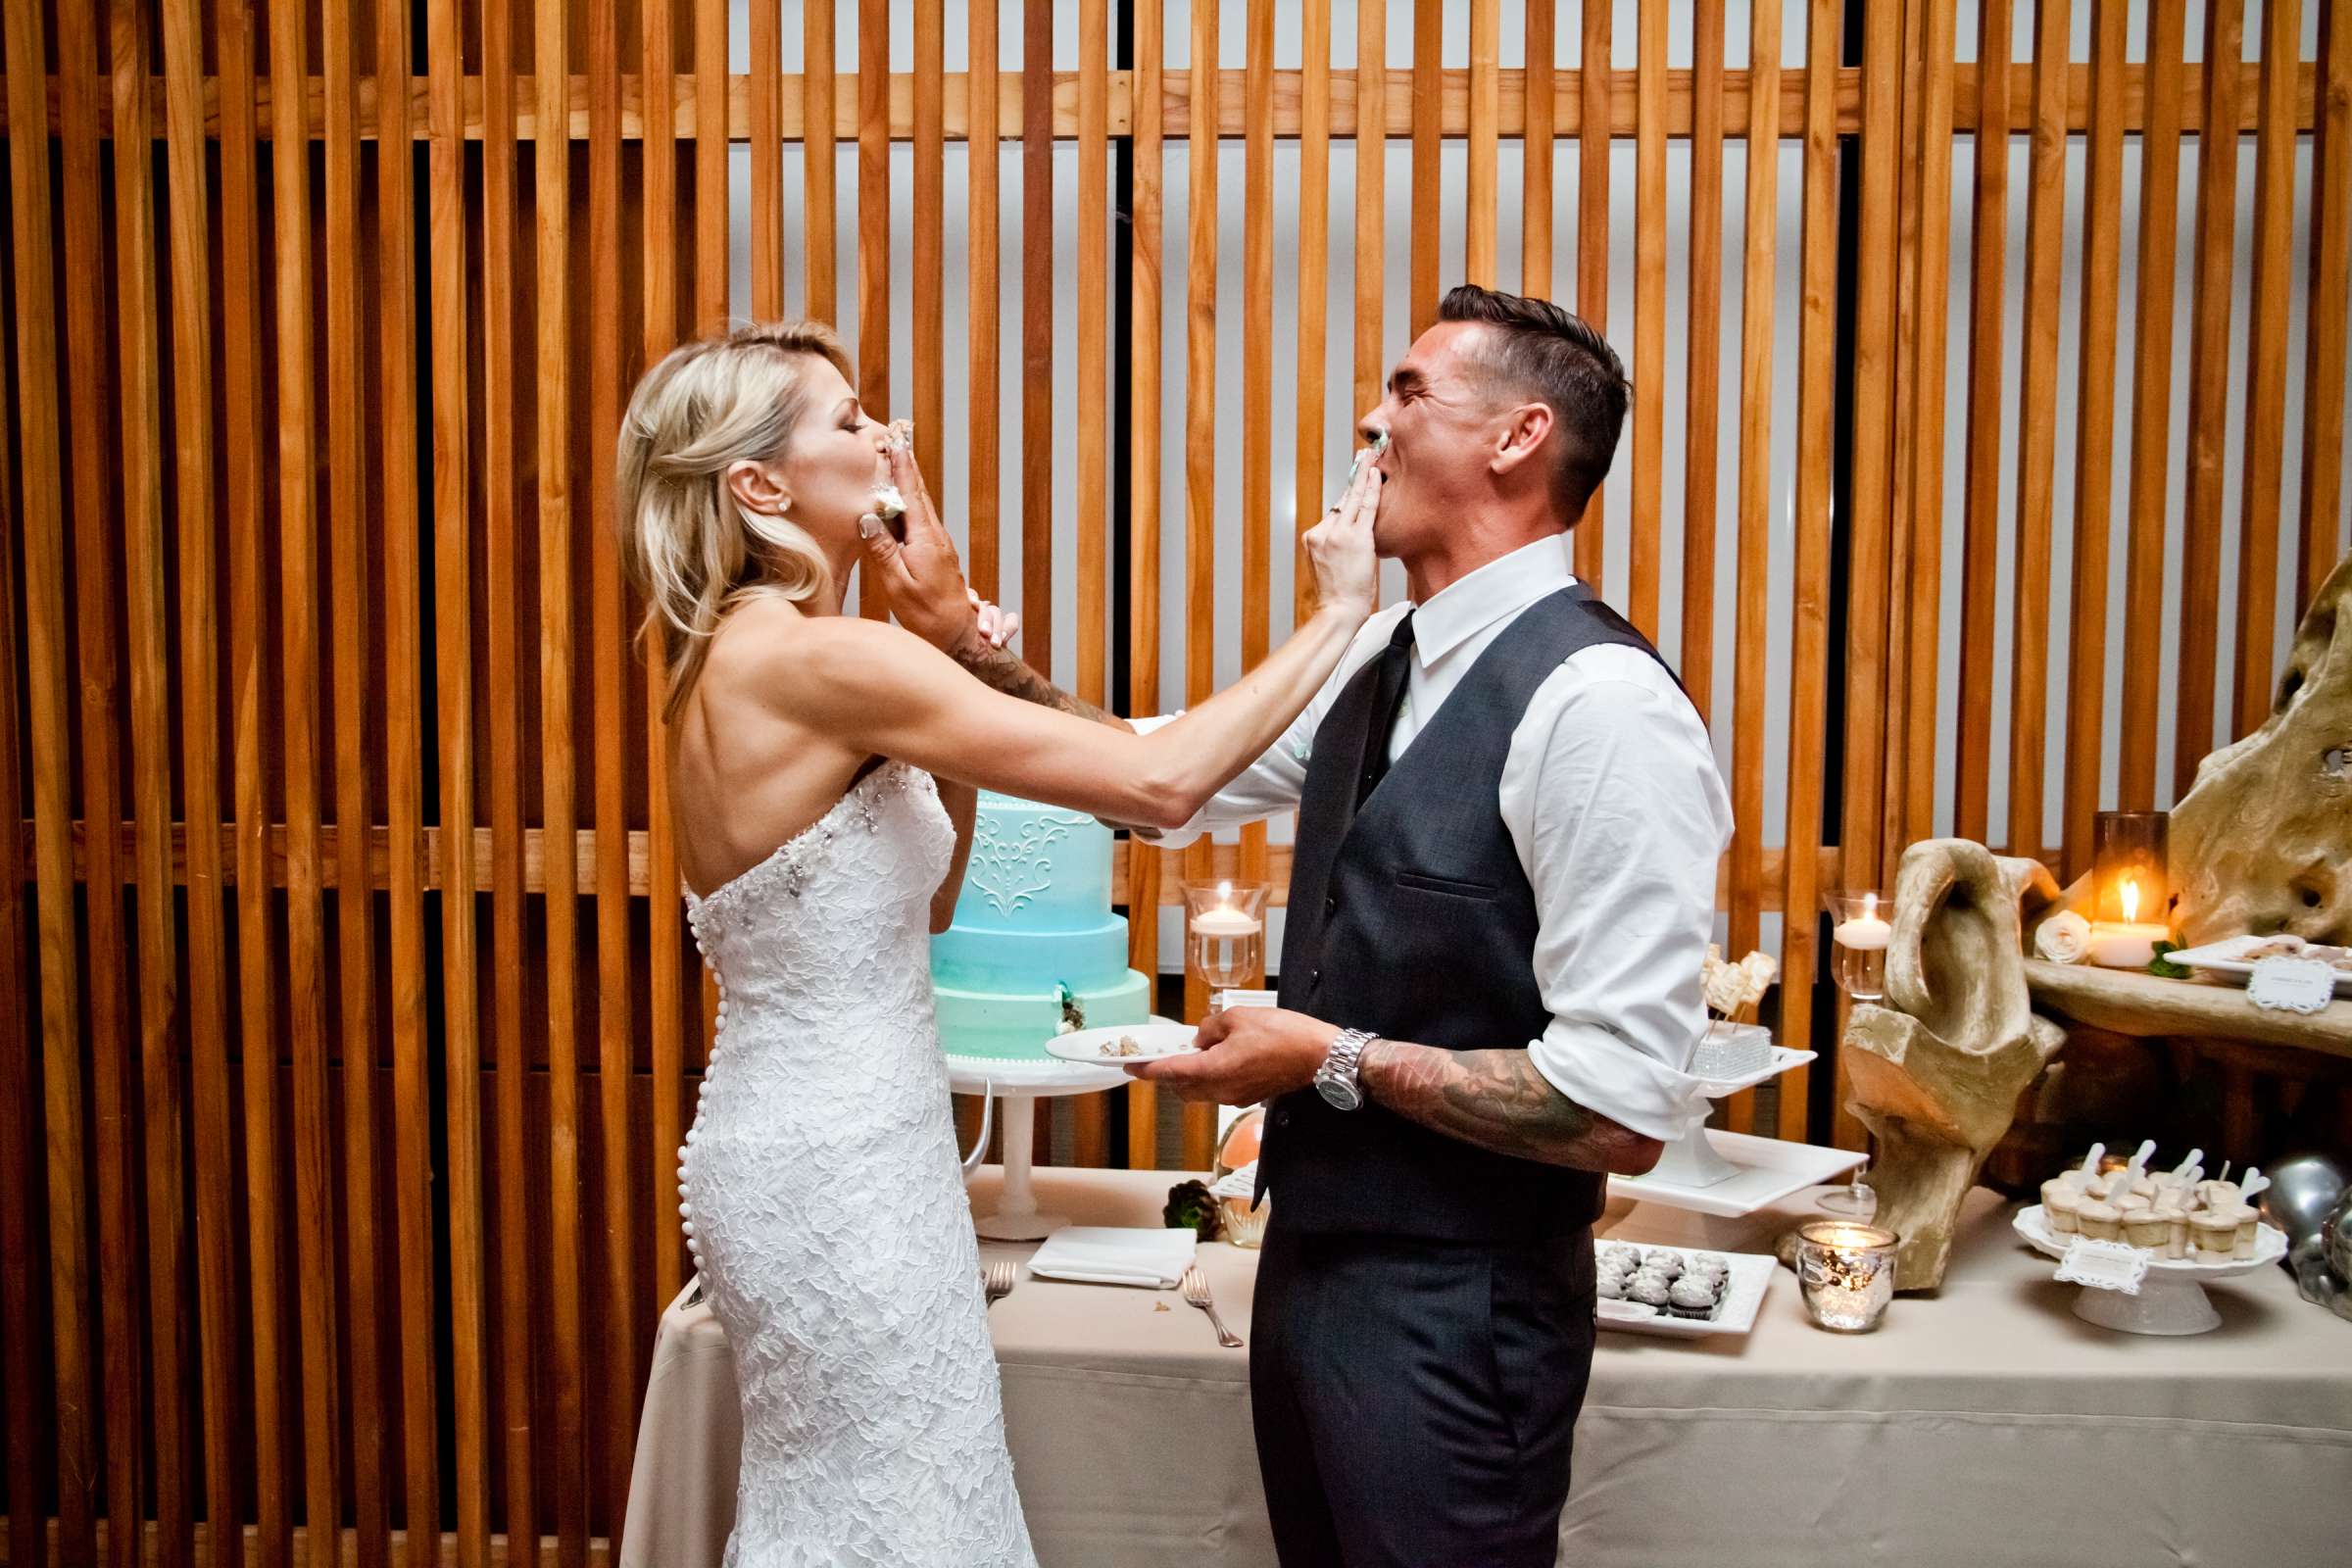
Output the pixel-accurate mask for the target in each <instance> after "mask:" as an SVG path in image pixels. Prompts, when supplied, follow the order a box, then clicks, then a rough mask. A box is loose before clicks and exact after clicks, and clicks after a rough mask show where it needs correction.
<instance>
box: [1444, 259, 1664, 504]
mask: <svg viewBox="0 0 2352 1568" xmlns="http://www.w3.org/2000/svg"><path fill="white" fill-rule="evenodd" d="M1438 319H1439V320H1441V321H1475V322H1477V323H1478V324H1480V325H1482V326H1485V327H1488V328H1490V329H1491V330H1489V331H1488V332H1486V333H1485V334H1484V335H1483V338H1482V340H1481V342H1480V345H1479V348H1478V351H1477V355H1476V357H1477V359H1478V360H1479V361H1480V362H1481V363H1482V364H1483V366H1484V368H1485V370H1486V373H1487V381H1488V384H1489V387H1490V389H1491V390H1492V391H1493V392H1494V393H1495V395H1496V396H1498V397H1502V398H1507V399H1515V400H1525V401H1532V402H1538V403H1543V404H1546V405H1548V406H1549V407H1550V409H1551V412H1552V417H1553V421H1554V424H1555V426H1556V428H1555V429H1554V430H1553V432H1552V436H1551V443H1552V448H1553V455H1552V463H1553V467H1552V493H1553V495H1554V497H1555V498H1556V499H1557V502H1558V505H1559V508H1560V515H1562V516H1563V517H1565V518H1566V519H1567V521H1568V523H1569V524H1570V526H1574V525H1575V523H1576V521H1577V519H1578V518H1579V517H1581V516H1583V515H1584V511H1585V504H1586V503H1587V502H1588V501H1590V500H1591V499H1592V497H1593V491H1595V490H1597V489H1599V488H1600V481H1601V480H1602V478H1604V477H1605V476H1606V475H1607V473H1608V471H1609V463H1610V461H1611V460H1612V459H1613V458H1615V457H1616V455H1617V437H1618V435H1619V433H1620V432H1621V431H1622V430H1623V429H1624V428H1625V405H1626V400H1627V397H1628V395H1629V394H1630V393H1631V391H1632V387H1631V384H1630V383H1629V382H1628V381H1627V380H1626V378H1625V366H1624V364H1623V363H1622V362H1621V361H1619V359H1618V358H1617V351H1616V350H1615V349H1612V348H1610V347H1609V343H1608V339H1606V338H1604V337H1602V336H1601V335H1600V334H1599V333H1598V332H1596V331H1594V330H1593V328H1592V326H1591V325H1589V324H1588V323H1587V322H1586V321H1585V320H1584V319H1583V318H1582V317H1579V316H1577V315H1575V314H1574V313H1573V312H1570V311H1566V310H1562V309H1561V308H1560V307H1559V306H1557V305H1554V304H1553V303H1552V302H1551V301H1549V300H1540V299H1535V298H1532V297H1530V296H1528V295H1525V294H1503V293H1498V292H1496V291H1495V290H1494V289H1489V288H1480V287H1479V286H1478V285H1477V284H1475V283H1464V284H1462V285H1460V286H1459V287H1457V288H1455V289H1453V290H1451V291H1450V292H1448V293H1447V294H1446V298H1445V301H1444V302H1443V303H1442V304H1440V305H1439V306H1438Z"/></svg>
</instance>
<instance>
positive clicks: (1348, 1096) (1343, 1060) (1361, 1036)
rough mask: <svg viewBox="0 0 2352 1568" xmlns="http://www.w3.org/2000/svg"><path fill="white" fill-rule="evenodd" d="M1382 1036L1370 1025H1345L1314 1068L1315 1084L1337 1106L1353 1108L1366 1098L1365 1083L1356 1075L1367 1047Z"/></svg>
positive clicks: (1343, 1108)
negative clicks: (1320, 1063) (1365, 1027)
mask: <svg viewBox="0 0 2352 1568" xmlns="http://www.w3.org/2000/svg"><path fill="white" fill-rule="evenodd" d="M1379 1038H1380V1037H1379V1036H1378V1035H1375V1034H1374V1033H1372V1031H1370V1030H1369V1029H1343V1030H1341V1031H1340V1032H1339V1034H1338V1035H1336V1036H1335V1037H1333V1039H1332V1042H1331V1050H1330V1052H1329V1053H1328V1054H1326V1055H1325V1056H1324V1058H1323V1065H1322V1066H1321V1067H1319V1068H1317V1069H1316V1070H1315V1088H1316V1089H1317V1091H1319V1092H1320V1093H1321V1094H1322V1096H1323V1098H1324V1099H1325V1100H1326V1101H1328V1102H1330V1103H1332V1104H1333V1105H1334V1106H1336V1107H1338V1108H1339V1109H1341V1110H1353V1109H1355V1108H1356V1107H1357V1106H1359V1105H1361V1104H1362V1103H1364V1091H1363V1086H1362V1085H1361V1084H1360V1083H1359V1082H1358V1081H1357V1075H1358V1073H1359V1072H1360V1070H1361V1067H1362V1062H1363V1055H1364V1048H1365V1047H1366V1046H1368V1045H1370V1044H1371V1043H1372V1042H1373V1041H1375V1040H1377V1039H1379Z"/></svg>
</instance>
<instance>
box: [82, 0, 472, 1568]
mask: <svg viewBox="0 0 2352 1568" xmlns="http://www.w3.org/2000/svg"><path fill="white" fill-rule="evenodd" d="M216 16H217V18H218V20H219V24H220V45H219V55H220V62H221V67H220V69H221V213H222V217H221V301H222V310H221V407H222V408H223V409H225V410H226V411H227V417H226V419H225V420H223V428H222V430H221V437H222V440H221V450H222V451H223V452H224V453H226V455H227V463H226V472H225V473H224V474H223V479H224V481H225V483H224V485H223V499H224V501H225V503H226V512H227V517H226V521H227V525H228V526H227V536H228V538H229V540H230V541H231V547H232V550H233V552H234V553H233V554H232V555H231V557H230V569H229V615H228V620H229V664H230V671H229V674H230V684H231V686H232V688H233V689H234V691H235V694H236V720H235V741H234V747H235V752H236V812H237V865H236V877H237V945H238V976H237V979H238V986H237V990H238V996H239V999H240V1003H241V1007H240V1012H239V1019H238V1025H239V1027H238V1041H237V1045H238V1052H239V1054H240V1055H241V1056H242V1058H243V1061H244V1073H243V1080H244V1083H243V1087H244V1096H243V1101H244V1103H243V1113H244V1123H245V1186H246V1237H247V1247H248V1250H247V1267H248V1271H249V1279H250V1286H249V1289H250V1296H249V1300H250V1302H251V1309H252V1316H253V1327H252V1363H253V1396H254V1515H255V1530H254V1548H255V1550H254V1557H255V1560H256V1561H257V1562H258V1563H260V1564H261V1565H262V1568H279V1565H282V1564H285V1563H288V1562H290V1561H291V1560H292V1556H293V1544H292V1541H293V1537H292V1530H293V1523H292V1519H291V1516H290V1505H289V1498H288V1495H287V1494H288V1491H289V1488H288V1486H287V1480H286V1470H287V1466H288V1462H289V1461H288V1456H287V1453H286V1439H287V1435H288V1434H287V1421H286V1401H287V1398H288V1395H287V1387H288V1385H289V1383H290V1382H291V1377H290V1375H289V1373H288V1370H287V1367H286V1350H285V1346H284V1343H283V1340H284V1325H283V1322H282V1313H283V1301H282V1293H283V1286H282V1284H281V1281H280V1257H279V1250H280V1249H279V1242H278V1238H279V1227H280V1224H281V1221H280V1220H279V1218H278V1214H279V1206H280V1203H281V1201H282V1195H281V1193H280V1190H279V1181H278V1155H277V1112H276V1099H277V1091H276V1083H275V1076H276V1075H275V1072H274V1064H275V1062H276V1060H277V1050H278V1042H277V1010H278V1008H277V1000H276V998H277V991H276V974H275V969H276V963H275V951H274V948H275V944H274V943H273V942H272V940H271V936H270V906H271V904H272V903H273V902H274V899H273V897H272V895H271V892H270V801H269V791H268V775H267V769H268V766H269V760H268V750H267V741H266V739H265V737H264V733H263V731H264V726H265V724H266V723H267V722H268V704H269V700H270V699H269V693H270V691H271V690H272V689H273V685H274V676H273V673H272V671H271V668H270V658H269V653H268V637H269V612H268V610H267V608H266V606H267V604H268V598H267V596H268V593H269V589H268V587H267V585H266V567H265V563H266V561H267V549H268V541H267V540H266V539H265V538H264V536H263V515H264V511H263V509H264V500H263V484H264V480H263V477H262V442H263V433H262V412H263V408H264V404H263V379H262V377H263V371H262V365H261V346H262V343H263V336H262V325H261V319H260V317H261V306H262V292H261V280H262V270H261V254H260V252H261V218H260V213H261V194H260V177H261V176H260V167H259V164H260V160H259V156H258V152H257V146H256V123H255V122H256V119H257V116H256V112H255V110H256V104H255V80H254V28H253V17H252V14H251V12H250V10H249V9H248V8H247V7H246V6H245V5H243V4H241V3H240V4H229V5H223V6H221V8H220V9H219V11H218V12H217V13H216ZM422 1107H423V1102H421V1101H420V1102H419V1103H418V1114H417V1118H416V1121H417V1125H416V1129H415V1130H416V1136H417V1139H418V1141H419V1142H420V1143H421V1142H422V1141H424V1140H426V1139H427V1138H429V1136H430V1131H431V1127H430V1122H429V1119H428V1117H429V1111H426V1110H424V1109H423V1108H422ZM52 1125H54V1123H52ZM420 1168H421V1167H420ZM427 1201H429V1200H428V1199H426V1198H425V1197H424V1196H423V1195H422V1191H421V1189H419V1192H418V1195H417V1205H418V1206H417V1213H418V1215H419V1216H420V1221H421V1223H422V1224H423V1225H424V1226H425V1230H424V1237H425V1244H424V1245H425V1246H426V1248H427V1249H428V1251H427V1252H426V1253H425V1254H424V1255H427V1256H429V1255H430V1252H429V1248H430V1245H431V1236H432V1231H431V1228H430V1224H431V1222H430V1212H429V1210H428V1209H426V1208H425V1207H424V1206H423V1205H424V1204H425V1203H426V1202H427ZM425 1343H426V1345H427V1346H429V1345H430V1344H431V1341H430V1339H429V1338H428V1339H427V1340H426V1341H425ZM411 1419H412V1420H413V1419H414V1416H413V1414H412V1417H411ZM412 1430H413V1428H412ZM428 1430H429V1428H428Z"/></svg>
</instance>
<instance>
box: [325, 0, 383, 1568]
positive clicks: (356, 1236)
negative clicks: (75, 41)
mask: <svg viewBox="0 0 2352 1568" xmlns="http://www.w3.org/2000/svg"><path fill="white" fill-rule="evenodd" d="M358 25H359V19H357V18H355V17H353V16H351V15H349V14H344V13H338V12H337V11H336V10H335V9H334V8H331V7H330V8H327V9H326V10H325V11H323V12H322V13H321V25H320V30H319V52H320V56H321V63H322V68H323V69H322V75H323V76H324V78H325V82H324V85H325V110H326V113H325V121H324V124H323V126H322V129H323V131H324V141H325V148H324V153H325V157H324V167H325V174H326V179H325V190H324V196H325V205H324V213H323V218H324V226H323V228H322V229H321V232H322V233H323V234H325V235H327V236H330V237H332V239H340V240H341V241H342V242H340V243H335V242H331V240H330V243H327V244H326V245H324V246H323V247H322V248H323V250H324V256H323V258H322V260H323V262H324V267H323V271H324V273H325V285H326V310H325V315H324V317H323V319H322V325H323V329H324V343H325V345H326V348H327V353H326V354H325V356H324V366H323V368H324V371H325V377H324V379H325V386H324V392H325V402H326V424H327V524H328V551H327V569H328V573H329V581H330V583H331V593H332V601H333V602H332V610H331V617H332V618H331V621H330V624H331V627H332V636H331V637H330V639H329V640H330V643H331V645H332V648H333V670H332V678H333V683H334V685H333V693H334V720H335V724H334V736H333V747H334V811H335V826H336V830H337V831H336V834H335V844H336V874H335V934H336V936H337V937H338V938H339V946H338V951H337V954H336V956H337V959H338V961H339V963H340V966H341V971H342V980H343V985H342V1004H343V1005H342V1028H341V1035H340V1045H341V1052H340V1055H341V1064H342V1073H343V1201H344V1227H343V1229H344V1246H345V1252H344V1257H345V1263H344V1267H345V1270H346V1280H347V1293H348V1294H347V1298H346V1299H347V1302H348V1308H349V1309H348V1313H347V1319H348V1321H347V1324H346V1333H347V1334H348V1335H349V1338H350V1344H351V1347H352V1351H351V1357H350V1378H351V1387H350V1395H351V1397H350V1400H349V1410H350V1422H351V1495H352V1522H353V1534H354V1536H355V1537H356V1538H357V1539H356V1543H355V1544H356V1545H357V1548H358V1556H359V1560H360V1562H361V1563H362V1564H363V1565H364V1568H379V1565H381V1564H383V1563H384V1562H386V1561H388V1560H389V1556H390V1551H391V1538H390V1524H389V1517H388V1514H387V1511H386V1505H385V1500H384V1484H383V1475H384V1463H383V1441H384V1440H383V1434H384V1419H383V1387H382V1385H383V1373H382V1365H383V1354H382V1340H381V1331H380V1328H379V1315H378V1314H379V1293H380V1290H381V1279H380V1277H379V1274H378V1270H377V1264H376V1260H377V1248H376V1235H375V1222H376V1192H375V1186H376V1184H375V1168H376V1167H375V1122H376V1116H375V1062H376V1039H375V1001H376V981H375V910H374V902H375V895H374V889H373V888H372V886H371V885H370V884H371V882H372V880H373V879H372V877H371V876H370V875H369V872H368V855H367V843H366V840H365V839H364V838H363V837H362V836H361V835H360V834H358V833H355V832H353V831H351V830H352V829H354V828H357V827H361V826H366V825H371V824H372V823H373V822H374V820H375V811H374V808H373V806H372V804H371V793H372V791H371V786H370V778H369V775H370V773H371V772H372V771H373V769H372V766H371V760H370V754H371V752H372V751H373V748H372V747H371V746H370V745H369V738H368V714H369V712H370V711H371V709H372V707H373V704H372V702H371V695H372V688H373V686H374V680H373V672H372V671H371V670H370V669H369V667H368V665H369V662H370V657H371V655H372V652H373V645H374V642H375V634H374V628H373V626H372V625H371V620H372V617H371V615H370V614H369V611H368V601H369V599H370V597H371V596H372V592H373V589H372V585H371V583H370V581H369V579H370V577H371V575H372V573H371V572H370V570H369V565H370V559H369V557H370V552H369V550H368V503H369V489H368V482H367V481H368V463H367V460H366V458H365V456H364V455H363V452H362V444H361V443H362V430H363V429H364V427H365V419H366V415H367V409H366V404H365V397H366V394H365V391H364V390H363V387H362V383H361V375H360V371H361V368H362V367H363V364H364V359H363V356H362V355H361V354H359V353H358V352H356V349H355V348H354V347H352V346H355V345H357V344H358V343H359V342H360V340H361V339H360V321H361V314H360V286H361V278H360V263H361V261H362V249H361V247H360V245H358V244H357V243H355V242H353V240H352V239H351V238H347V237H350V236H357V235H358V233H359V231H360V94H359V79H358V74H357V65H356V62H355V60H354V56H355V54H356V52H357V46H358V42H359V39H358ZM314 580H316V579H315V578H314Z"/></svg>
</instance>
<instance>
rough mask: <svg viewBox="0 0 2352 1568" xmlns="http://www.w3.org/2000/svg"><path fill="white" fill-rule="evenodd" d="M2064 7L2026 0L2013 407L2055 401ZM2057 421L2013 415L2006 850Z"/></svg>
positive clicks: (2033, 845) (2013, 845)
mask: <svg viewBox="0 0 2352 1568" xmlns="http://www.w3.org/2000/svg"><path fill="white" fill-rule="evenodd" d="M2071 20H2072V7H2071V5H2064V4H2060V3H2059V0H2035V6H2034V114H2033V121H2032V125H2033V157H2032V162H2031V164H2030V166H2029V168H2030V175H2029V178H2030V191H2031V194H2030V196H2029V197H2028V206H2027V213H2026V319H2025V329H2024V337H2023V345H2022V347H2021V349H2020V353H2021V355H2022V356H2023V359H2024V368H2023V371H2022V373H2021V380H2020V383H2019V385H2020V389H2021V391H2020V399H2019V407H2020V408H2023V409H2054V408H2055V407H2056V406H2057V400H2058V315H2059V311H2058V305H2059V300H2060V296H2061V292H2062V290H2063V289H2064V287H2065V268H2066V256H2065V246H2066V233H2065V221H2064V220H2065V201H2066V75H2067V61H2068V49H2069V44H2068V36H2069V29H2068V23H2069V22H2070V21H2071ZM2056 460H2057V426H2056V424H2055V422H2054V421H2053V420H2051V419H2048V418H2025V419H2020V420H2019V421H2018V448H2017V541H2016V551H2017V555H2016V561H2017V613H2016V619H2015V622H2014V625H2013V628H2012V634H2011V640H2010V665H2009V667H2010V669H2011V671H2012V672H2013V673H2012V675H2011V686H2012V690H2013V698H2012V702H2011V705H2010V720H2009V759H2010V760H2009V853H2010V854H2012V855H2023V856H2030V857H2033V858H2040V856H2041V853H2042V801H2043V795H2044V790H2043V780H2044V778H2045V777H2046V776H2047V775H2048V772H2049V765H2050V760H2049V743H2048V737H2049V724H2048V716H2049V684H2050V683H2049V665H2050V660H2049V642H2050V525H2051V518H2052V514H2053V512H2054V511H2055V507H2054V500H2055V492H2054V489H2053V484H2054V481H2055V465H2056Z"/></svg>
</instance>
